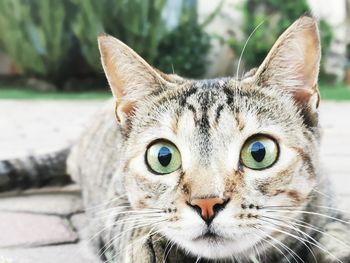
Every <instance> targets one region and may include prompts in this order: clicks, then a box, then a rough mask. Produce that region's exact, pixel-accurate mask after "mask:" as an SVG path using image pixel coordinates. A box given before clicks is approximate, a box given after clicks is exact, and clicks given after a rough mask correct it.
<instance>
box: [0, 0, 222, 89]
mask: <svg viewBox="0 0 350 263" xmlns="http://www.w3.org/2000/svg"><path fill="white" fill-rule="evenodd" d="M222 1H224V0H222ZM219 7H221V4H219ZM218 10H219V9H217V10H215V11H214V12H213V13H212V14H210V15H209V16H208V18H207V19H206V20H205V21H204V22H203V24H199V22H198V17H197V0H99V1H96V0H60V1H48V0H35V1H32V0H1V1H0V34H1V36H2V37H1V38H0V49H1V50H3V51H4V52H5V53H7V54H8V55H9V56H10V57H11V58H12V59H13V60H14V61H15V62H16V64H17V65H18V66H19V67H20V68H21V70H22V71H23V72H24V74H26V75H27V76H34V77H38V78H43V79H46V80H49V81H51V82H54V83H55V84H58V85H61V84H62V83H63V82H64V81H67V79H68V78H72V77H76V75H74V74H77V72H79V70H80V71H83V72H86V71H87V72H88V74H90V76H95V77H96V76H97V77H98V76H101V71H102V67H101V66H100V58H99V52H98V48H97V41H96V36H97V35H98V34H99V33H102V32H106V33H108V34H111V35H113V36H116V37H118V38H119V39H120V40H122V41H123V42H125V43H126V44H128V45H129V46H131V47H132V48H133V49H135V50H136V52H138V53H139V54H140V55H141V56H142V57H143V58H145V59H146V60H147V61H148V62H149V63H151V64H152V65H154V66H155V67H159V68H160V69H161V70H164V71H167V72H171V71H172V68H174V69H175V70H176V73H180V74H183V75H185V76H188V77H198V76H201V75H203V74H204V72H205V66H206V63H205V62H206V54H207V52H208V51H209V49H210V38H211V37H210V36H209V35H208V34H207V33H206V32H205V31H204V27H205V26H206V25H207V24H209V23H210V22H211V20H212V19H213V18H214V17H215V16H216V14H217V13H218ZM189 61H191V62H189Z"/></svg>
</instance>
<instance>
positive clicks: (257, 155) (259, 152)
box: [250, 142, 266, 162]
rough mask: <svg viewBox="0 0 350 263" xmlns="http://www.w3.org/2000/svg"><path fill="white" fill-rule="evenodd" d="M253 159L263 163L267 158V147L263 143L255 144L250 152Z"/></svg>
mask: <svg viewBox="0 0 350 263" xmlns="http://www.w3.org/2000/svg"><path fill="white" fill-rule="evenodd" d="M250 152H251V154H252V156H253V158H254V160H255V161H257V162H261V161H262V160H264V158H265V154H266V150H265V146H264V145H263V144H262V143H261V142H254V143H253V145H252V147H251V150H250Z"/></svg>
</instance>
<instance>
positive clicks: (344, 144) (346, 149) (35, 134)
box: [0, 100, 350, 263]
mask: <svg viewBox="0 0 350 263" xmlns="http://www.w3.org/2000/svg"><path fill="white" fill-rule="evenodd" d="M101 104H102V102H100V101H87V102H81V101H28V102H27V101H20V102H16V101H10V100H6V101H0V127H1V132H0V142H1V145H0V146H1V147H0V159H5V158H11V157H16V156H21V155H26V154H28V153H43V152H50V151H52V150H56V149H59V148H61V147H63V146H64V145H68V144H69V143H71V142H73V141H74V139H75V138H76V137H77V136H78V134H79V132H80V131H81V129H82V128H83V127H84V124H85V123H86V120H87V119H88V118H89V116H91V114H92V113H93V112H94V111H95V110H96V109H97V108H98V107H99V106H100V105H101ZM349 114H350V103H333V102H325V103H323V104H322V105H321V122H322V123H323V127H324V138H323V147H322V160H323V164H324V166H325V167H326V168H327V170H328V171H329V173H330V174H331V178H332V182H333V184H334V187H335V189H336V192H337V193H338V194H339V196H340V200H341V202H342V206H343V208H344V209H347V210H348V209H350V188H349V186H350V118H349ZM85 220H86V219H85V217H84V213H83V208H82V204H81V199H80V192H79V189H78V187H77V186H75V185H71V186H68V187H64V188H49V189H48V188H46V189H45V188H44V189H41V190H39V191H38V190H36V191H28V192H26V193H24V194H22V195H21V196H8V197H3V198H1V199H0V263H10V262H13V263H15V262H20V263H59V262H67V263H68V262H69V263H70V262H72V263H80V262H84V263H87V262H91V260H90V259H88V258H87V256H86V251H85V248H84V246H83V245H81V242H80V240H81V235H82V230H83V228H84V225H85Z"/></svg>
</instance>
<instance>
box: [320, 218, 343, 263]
mask: <svg viewBox="0 0 350 263" xmlns="http://www.w3.org/2000/svg"><path fill="white" fill-rule="evenodd" d="M347 221H348V220H347ZM318 245H319V248H315V249H314V251H315V256H316V258H317V262H323V263H333V262H334V263H335V262H343V263H350V225H349V224H346V223H342V222H332V223H328V224H327V225H326V226H325V228H324V233H323V234H322V236H321V238H320V239H319V244H318Z"/></svg>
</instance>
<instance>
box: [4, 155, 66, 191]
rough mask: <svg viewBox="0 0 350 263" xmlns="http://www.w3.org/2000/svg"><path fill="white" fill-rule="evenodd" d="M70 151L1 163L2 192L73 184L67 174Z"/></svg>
mask: <svg viewBox="0 0 350 263" xmlns="http://www.w3.org/2000/svg"><path fill="white" fill-rule="evenodd" d="M68 154H69V149H63V150H61V151H58V152H54V153H49V154H44V155H39V156H27V157H24V158H17V159H11V160H2V161H0V192H4V191H11V190H25V189H28V188H33V187H42V186H48V185H65V184H68V183H71V179H70V177H69V176H68V175H67V173H66V159H67V156H68Z"/></svg>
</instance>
